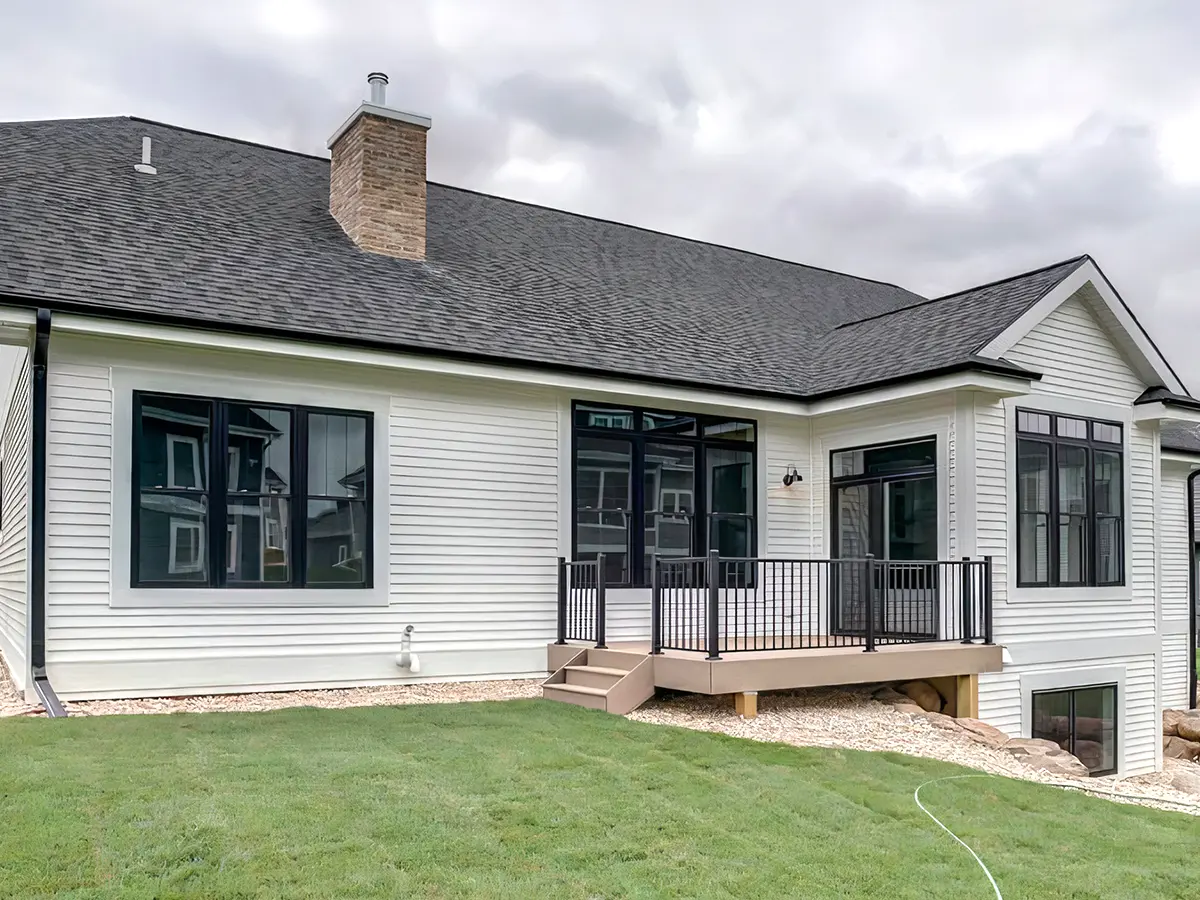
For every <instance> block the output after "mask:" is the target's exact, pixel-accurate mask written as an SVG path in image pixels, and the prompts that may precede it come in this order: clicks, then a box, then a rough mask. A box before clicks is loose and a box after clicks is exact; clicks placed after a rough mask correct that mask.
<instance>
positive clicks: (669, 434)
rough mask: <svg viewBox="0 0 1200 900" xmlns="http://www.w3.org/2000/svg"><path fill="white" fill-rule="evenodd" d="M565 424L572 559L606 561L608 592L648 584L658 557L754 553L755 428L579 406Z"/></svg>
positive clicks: (732, 421)
mask: <svg viewBox="0 0 1200 900" xmlns="http://www.w3.org/2000/svg"><path fill="white" fill-rule="evenodd" d="M572 416H573V422H574V426H573V430H572V446H573V453H574V466H573V472H574V478H573V485H574V488H573V489H574V503H575V519H574V525H573V545H574V546H573V553H574V558H575V559H580V560H586V559H595V558H596V557H597V555H598V554H600V553H603V554H605V560H606V562H605V566H606V569H607V572H606V575H607V578H608V581H609V583H610V584H623V585H645V584H649V579H650V567H651V561H652V560H653V558H654V557H655V556H656V555H657V556H676V557H680V556H699V555H702V554H704V553H706V552H708V550H709V549H714V550H719V551H720V553H721V555H722V556H731V557H747V556H753V555H754V548H755V536H754V532H755V528H754V515H755V484H754V459H755V456H754V454H755V446H756V445H755V436H756V431H757V426H756V423H754V422H752V421H749V420H743V419H734V418H725V417H720V416H701V415H693V414H691V413H681V412H665V411H662V410H650V409H638V408H622V407H610V406H605V405H601V404H594V403H582V402H576V403H575V404H573V406H572Z"/></svg>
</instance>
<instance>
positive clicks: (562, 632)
mask: <svg viewBox="0 0 1200 900" xmlns="http://www.w3.org/2000/svg"><path fill="white" fill-rule="evenodd" d="M566 642H567V558H566V557H565V556H560V557H559V558H558V639H557V640H556V641H555V642H554V643H556V644H565V643H566Z"/></svg>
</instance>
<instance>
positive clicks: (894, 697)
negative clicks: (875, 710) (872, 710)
mask: <svg viewBox="0 0 1200 900" xmlns="http://www.w3.org/2000/svg"><path fill="white" fill-rule="evenodd" d="M871 696H872V697H873V698H875V699H876V700H878V701H879V702H880V703H903V702H905V701H907V700H908V697H906V696H905V695H904V694H902V693H900V692H899V691H898V690H896V689H895V688H894V687H892V686H891V685H890V684H885V685H884V686H883V687H881V688H880V689H879V690H877V691H876V692H875V693H873V694H872V695H871Z"/></svg>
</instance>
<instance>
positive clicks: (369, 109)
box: [325, 72, 432, 150]
mask: <svg viewBox="0 0 1200 900" xmlns="http://www.w3.org/2000/svg"><path fill="white" fill-rule="evenodd" d="M387 83H388V77H387V75H385V74H384V73H383V72H372V73H371V74H369V75H368V76H367V84H369V85H370V86H371V99H370V100H366V101H364V102H363V103H362V104H361V105H360V106H359V107H358V109H356V110H355V111H354V112H353V113H351V114H350V118H348V119H347V120H346V121H345V122H343V123H342V124H341V126H340V127H339V128H338V130H337V131H335V132H334V133H333V137H331V138H330V139H329V141H328V142H327V143H326V145H325V146H326V147H328V148H329V149H331V150H332V149H333V145H334V144H336V143H337V142H338V140H339V139H340V138H341V136H342V135H344V134H345V133H346V132H347V131H349V130H350V126H351V125H353V124H354V123H355V122H357V121H358V120H359V118H360V117H361V116H363V115H364V114H367V115H372V116H377V117H379V118H381V119H392V120H393V121H396V122H407V123H408V124H409V125H416V126H417V127H418V128H424V129H428V128H429V126H430V125H431V124H432V122H431V120H430V118H429V117H428V116H420V115H417V114H416V113H410V112H404V111H403V110H399V109H393V108H392V107H390V106H388V105H387V102H386V97H385V91H386V89H387Z"/></svg>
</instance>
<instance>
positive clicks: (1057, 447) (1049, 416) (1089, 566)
mask: <svg viewBox="0 0 1200 900" xmlns="http://www.w3.org/2000/svg"><path fill="white" fill-rule="evenodd" d="M1016 429H1017V498H1016V499H1017V586H1018V587H1094V586H1119V585H1123V584H1124V583H1125V515H1124V504H1125V487H1124V477H1125V465H1124V459H1125V454H1124V426H1123V425H1121V424H1120V423H1117V422H1106V421H1103V420H1097V419H1087V418H1080V417H1078V416H1067V415H1058V414H1054V413H1045V412H1038V411H1034V410H1027V409H1019V410H1017V413H1016Z"/></svg>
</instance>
